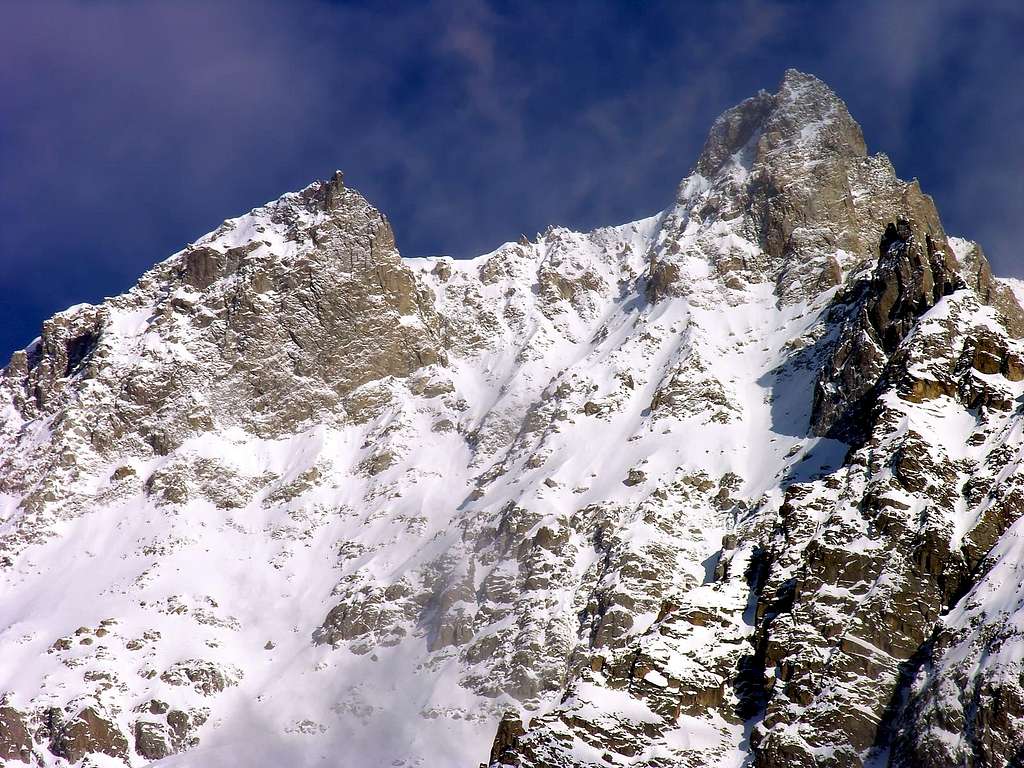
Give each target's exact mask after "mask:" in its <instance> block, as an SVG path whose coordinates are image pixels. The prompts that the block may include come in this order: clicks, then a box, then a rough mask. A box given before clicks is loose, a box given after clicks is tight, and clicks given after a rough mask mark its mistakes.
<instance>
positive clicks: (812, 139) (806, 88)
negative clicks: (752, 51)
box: [694, 69, 867, 178]
mask: <svg viewBox="0 0 1024 768" xmlns="http://www.w3.org/2000/svg"><path fill="white" fill-rule="evenodd" d="M744 151H746V152H747V153H749V154H750V159H751V160H752V161H753V162H764V161H765V160H766V159H767V158H768V157H770V156H771V155H773V154H778V153H801V154H804V155H817V156H820V157H823V156H829V155H831V156H837V157H864V156H865V155H866V154H867V148H866V146H865V144H864V135H863V133H862V132H861V129H860V126H859V125H858V124H857V121H856V120H854V119H853V117H851V116H850V112H849V110H847V108H846V104H844V103H843V101H842V99H840V98H839V97H838V96H837V95H836V94H835V92H834V91H833V90H832V89H831V88H829V87H828V86H827V85H826V84H825V83H823V82H822V81H821V80H819V79H818V78H816V77H815V76H814V75H808V74H805V73H803V72H799V71H797V70H795V69H788V70H786V74H785V76H784V77H783V79H782V82H781V83H780V84H779V88H778V90H777V91H776V92H775V93H768V92H767V91H761V92H760V93H758V94H757V95H756V96H753V97H751V98H749V99H746V100H744V101H742V102H740V103H739V104H737V105H736V106H735V107H732V108H731V109H728V110H726V111H725V112H723V113H722V114H721V115H720V116H719V117H718V119H717V120H715V122H714V124H713V125H712V126H711V131H710V132H709V134H708V137H707V139H706V141H705V142H704V148H703V149H702V150H701V153H700V157H699V158H698V160H697V164H696V166H695V167H694V171H695V172H696V173H699V174H701V175H703V176H705V177H709V178H710V177H711V176H714V175H715V174H716V173H717V172H718V171H720V170H721V169H722V168H723V166H724V165H725V164H726V162H727V161H728V160H729V158H730V157H732V156H734V155H736V154H737V153H741V152H744Z"/></svg>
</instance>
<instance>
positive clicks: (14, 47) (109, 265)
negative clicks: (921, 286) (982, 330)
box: [0, 0, 1024, 365]
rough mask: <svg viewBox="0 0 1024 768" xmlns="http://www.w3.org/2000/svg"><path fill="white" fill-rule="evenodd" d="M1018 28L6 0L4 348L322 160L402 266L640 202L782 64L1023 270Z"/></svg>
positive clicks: (595, 7) (950, 214)
mask: <svg viewBox="0 0 1024 768" xmlns="http://www.w3.org/2000/svg"><path fill="white" fill-rule="evenodd" d="M972 6H974V7H982V6H983V7H984V11H979V10H975V9H972ZM1021 40H1024V4H1021V3H1019V2H1017V0H1006V1H1000V0H995V1H994V2H987V3H984V4H981V3H975V2H961V1H959V0H935V1H934V2H900V1H899V0H893V1H891V2H870V1H869V2H837V3H828V2H797V1H795V0H794V1H783V0H747V1H741V2H730V3H726V2H703V3H696V2H651V3H639V2H607V3H602V2H597V1H596V0H594V1H592V2H531V1H530V0H526V1H525V2H517V3H503V2H490V1H488V0H460V1H457V2H456V1H453V2H437V3H419V2H417V3H402V2H394V3H350V2H327V0H290V1H289V2H283V1H282V2H263V1H262V0H244V1H243V0H224V2H217V1H216V0H205V1H200V0H166V1H165V0H134V1H131V0H25V1H24V2H23V1H22V0H7V1H6V2H4V3H3V4H2V5H0V365H3V364H4V363H5V362H6V359H7V357H8V355H9V353H10V351H12V350H14V349H16V348H19V347H22V346H24V345H25V344H27V343H28V342H29V341H31V339H32V338H33V337H34V336H36V335H37V332H38V328H39V325H40V323H41V322H42V320H43V319H44V318H45V317H47V316H49V315H50V314H52V313H53V312H55V311H57V310H59V309H62V308H64V307H65V306H67V305H70V304H74V303H78V302H81V301H98V300H101V299H102V298H103V297H104V296H107V295H112V294H115V293H118V292H120V291H123V290H125V289H127V288H128V287H129V286H130V285H131V284H132V283H133V282H134V281H135V279H136V278H137V277H138V276H139V275H140V274H141V273H142V272H143V271H144V270H145V269H147V268H148V267H149V266H150V265H152V264H153V263H155V262H157V261H159V260H161V259H163V258H164V257H166V256H167V255H169V254H170V253H172V252H174V251H176V250H178V249H180V248H181V247H182V246H183V245H184V244H185V243H187V242H188V241H190V240H192V239H194V238H196V237H198V236H199V235H201V234H203V233H204V232H206V231H208V230H210V229H212V228H214V227H216V226H217V225H218V224H219V223H220V222H221V221H222V220H223V219H225V218H227V217H230V216H235V215H238V214H240V213H242V212H244V211H247V210H248V209H250V208H252V207H253V206H255V205H258V204H260V203H262V202H264V201H266V200H269V199H273V198H275V197H277V196H279V195H280V194H282V193H283V192H286V191H289V190H293V189H297V188H300V187H303V186H305V185H306V184H307V183H309V182H310V181H311V180H313V179H316V178H325V177H327V176H328V175H329V174H330V173H331V172H332V171H333V170H334V169H335V168H341V169H343V170H344V171H345V173H346V181H347V182H348V183H349V184H350V185H351V186H353V187H355V188H357V189H359V190H360V191H361V192H363V193H364V194H365V195H366V196H367V197H369V198H370V199H371V200H372V201H373V202H374V203H375V204H377V205H378V206H379V207H380V208H381V209H382V210H384V212H385V213H387V214H388V216H389V217H390V218H391V220H392V223H393V225H394V228H395V232H396V236H397V240H398V244H399V247H400V249H401V250H402V252H403V254H405V255H408V256H417V255H425V254H436V253H447V254H451V255H454V256H471V255H475V254H477V253H480V252H484V251H488V250H491V249H492V248H494V247H496V246H497V245H498V244H500V243H501V242H503V241H505V240H510V239H515V238H516V237H518V236H519V235H520V233H526V234H528V235H532V234H533V233H535V232H537V231H539V230H542V229H543V228H544V227H546V226H547V225H548V224H564V225H567V226H571V227H576V228H589V227H594V226H599V225H602V224H614V223H621V222H624V221H628V220H631V219H634V218H639V217H641V216H646V215H650V214H651V213H654V212H656V211H658V210H660V209H661V208H663V207H664V206H665V205H666V204H667V203H668V201H669V200H670V199H671V196H672V194H673V191H674V188H675V185H676V184H677V182H678V181H679V180H680V179H681V178H682V177H683V176H684V175H685V174H686V173H687V172H688V170H689V168H690V166H691V164H692V163H693V161H694V160H695V159H696V154H697V152H698V151H699V148H700V145H701V143H702V141H703V138H704V135H705V133H706V131H707V129H708V127H709V126H710V123H711V121H712V120H713V119H714V117H715V116H716V115H717V114H718V113H719V112H721V111H722V110H723V109H725V108H727V107H729V106H731V105H732V104H734V103H735V102H737V101H739V100H741V99H742V98H745V97H746V96H749V95H752V94H753V93H755V92H756V91H757V90H758V89H759V88H768V89H772V88H774V87H775V86H776V84H777V83H778V81H779V80H780V78H781V77H782V73H783V70H784V69H785V68H786V67H796V68H798V69H802V70H804V71H808V72H811V73H814V74H816V75H818V76H819V77H821V78H823V79H824V80H825V81H826V82H828V83H829V84H831V85H832V86H833V88H835V90H836V91H837V92H838V93H839V95H840V96H841V97H843V98H844V99H845V100H846V102H847V103H848V105H849V106H850V110H851V112H852V113H853V115H854V117H856V118H857V119H858V120H859V121H860V122H861V124H862V126H863V127H864V132H865V136H866V138H867V141H868V146H869V149H870V150H871V151H884V152H886V153H887V154H889V155H890V157H892V159H893V161H894V163H895V165H896V168H897V171H898V172H899V173H900V175H901V176H903V177H905V178H910V177H914V176H917V177H918V178H920V179H921V182H922V185H923V187H924V189H925V190H926V191H927V192H929V193H930V194H932V195H933V196H934V197H935V198H936V201H937V202H938V204H939V209H940V211H941V213H942V216H943V221H944V223H945V225H946V228H947V230H949V231H950V232H951V233H956V234H962V235H965V236H968V237H971V238H974V239H977V240H979V241H980V242H981V243H982V245H983V246H984V248H985V250H986V251H987V252H988V254H989V256H990V258H991V259H992V261H993V263H994V265H995V268H996V271H997V272H999V273H1001V274H1016V275H1024V262H1021V261H1020V260H1019V256H1018V254H1019V252H1020V246H1019V244H1020V243H1021V242H1022V241H1024V215H1022V210H1021V204H1022V201H1024V181H1022V179H1024V148H1022V142H1021V135H1022V130H1021V126H1022V125H1024V88H1022V86H1021V83H1024V54H1022V53H1021V43H1020V41H1021Z"/></svg>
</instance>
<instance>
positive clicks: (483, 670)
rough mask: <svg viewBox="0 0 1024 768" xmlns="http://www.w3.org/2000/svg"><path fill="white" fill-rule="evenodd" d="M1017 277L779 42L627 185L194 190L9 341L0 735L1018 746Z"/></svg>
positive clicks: (1008, 751)
mask: <svg viewBox="0 0 1024 768" xmlns="http://www.w3.org/2000/svg"><path fill="white" fill-rule="evenodd" d="M1016 289H1017V286H1016V285H1015V284H1014V283H1012V282H1010V281H1000V280H998V279H997V278H995V277H994V276H993V275H992V272H991V270H990V268H989V266H988V264H987V261H986V259H985V256H984V254H983V253H982V251H981V249H980V248H979V247H978V246H977V245H975V244H973V243H969V242H967V241H964V240H960V239H958V238H955V237H950V236H948V235H947V234H946V233H945V231H944V229H943V227H942V224H941V221H940V219H939V215H938V213H937V211H936V209H935V206H934V204H933V203H932V201H931V199H930V198H928V197H927V196H926V195H925V194H923V193H922V191H921V190H920V188H919V186H918V184H917V183H916V182H904V181H902V180H900V179H899V178H898V177H897V176H896V174H895V172H894V170H893V168H892V166H891V164H890V163H889V161H888V160H887V159H886V158H885V157H884V156H883V155H870V154H868V152H867V149H866V147H865V144H864V139H863V136H862V134H861V131H860V128H859V127H858V126H857V124H856V122H855V121H854V120H853V118H852V117H851V116H850V114H849V112H848V111H847V109H846V107H845V105H844V104H843V103H842V101H841V100H840V99H839V98H838V97H837V96H836V95H835V94H834V93H832V91H831V90H829V89H828V87H827V86H825V85H824V84H823V83H821V82H820V81H818V80H817V79H815V78H813V77H811V76H809V75H805V74H802V73H799V72H795V71H789V72H787V73H786V75H785V77H784V79H783V81H782V83H781V85H780V87H779V89H778V90H777V91H776V92H775V93H760V94H758V95H757V96H755V97H753V98H752V99H748V100H747V101H745V102H743V103H742V104H740V105H738V106H737V107H735V108H733V109H731V110H729V111H727V112H726V113H725V114H723V115H722V116H721V117H720V118H719V119H718V120H717V121H716V122H715V124H714V125H713V126H712V129H711V132H710V134H709V137H708V139H707V142H706V144H705V146H704V149H703V151H702V153H701V155H700V157H699V158H698V160H697V163H696V165H695V166H694V170H693V172H692V173H691V174H690V175H689V176H688V177H687V178H686V179H684V180H683V182H682V183H681V184H680V187H679V190H678V192H677V195H676V197H675V199H674V200H673V201H672V204H671V205H670V206H669V207H668V208H667V209H666V210H665V211H664V212H662V213H660V214H658V215H656V216H653V217H651V218H649V219H645V220H641V221H637V222H633V223H631V224H626V225H623V226H619V227H611V228H605V229H599V230H595V231H594V232H590V233H577V232H572V231H569V230H566V229H561V228H551V229H549V230H547V231H546V232H544V233H543V234H541V235H538V236H537V238H536V239H535V240H533V241H530V240H528V239H526V238H523V239H522V240H520V242H518V243H508V244H506V245H504V246H502V247H501V248H499V249H498V250H496V251H494V252H493V253H490V254H485V255H483V256H480V257H479V258H476V259H472V260H466V261H453V260H451V259H448V258H429V259H402V258H401V257H400V256H399V254H398V251H397V249H396V246H395V240H394V236H393V234H392V232H391V229H390V227H389V225H388V223H387V221H386V219H385V218H384V217H383V215H382V214H380V213H379V212H378V211H377V210H376V209H374V208H373V207H372V206H371V205H370V204H369V203H368V202H367V201H366V200H365V199H364V198H362V197H361V196H360V195H359V194H358V193H356V192H354V191H353V190H351V189H349V188H348V187H347V186H346V185H345V183H344V180H343V178H342V176H341V174H340V173H339V174H336V175H335V177H334V178H332V179H331V180H329V181H326V182H318V183H315V184H312V185H311V186H309V187H307V188H306V189H304V190H302V191H300V192H297V193H292V194H288V195H285V196H284V197H282V198H281V199H279V200H277V201H275V202H273V203H269V204H267V205H266V206H263V207H261V208H257V209H255V210H253V211H252V212H250V213H249V214H246V215H244V216H242V217H240V218H237V219H232V220H229V221H227V222H225V223H224V225H223V226H221V227H220V228H218V229H217V230H216V231H214V232H212V233H210V234H209V235H207V236H205V237H203V238H201V239H200V240H198V241H197V242H195V243H193V244H192V245H190V246H188V247H186V248H185V249H184V250H182V251H181V252H179V253H177V254H174V255H173V256H171V257H170V258H169V259H168V260H166V261H164V262H162V263H161V264H158V265H157V266H156V267H154V268H153V269H152V270H151V271H150V272H148V273H147V274H146V275H144V276H143V277H142V279H141V280H140V281H139V283H138V284H137V285H136V286H135V287H134V288H133V289H132V290H131V291H129V292H128V293H126V294H124V295H122V296H118V297H115V298H113V299H110V300H108V301H106V302H105V303H103V304H102V305H99V306H89V305H81V306H78V307H73V308H71V309H69V310H66V311H65V312H62V313H59V314H58V315H56V316H54V317H53V318H51V319H50V320H48V321H47V322H46V323H45V324H44V326H43V328H42V332H41V335H40V338H39V339H37V340H36V341H35V342H33V344H32V345H30V346H29V347H28V348H27V349H26V350H23V351H20V352H16V353H15V354H14V355H13V356H12V358H11V360H10V363H9V364H8V365H7V367H6V368H5V369H4V370H3V375H2V378H0V579H2V580H3V587H2V589H3V594H4V600H3V601H0V649H2V650H3V658H4V664H3V665H0V762H4V763H5V764H12V765H17V764H19V763H21V764H30V765H37V766H59V765H70V764H75V763H78V764H80V765H85V764H89V765H130V766H142V765H146V764H149V763H150V762H152V761H161V762H160V765H168V766H188V765H198V764H201V765H203V766H233V765H241V764H245V765H252V766H271V765H296V766H304V765H310V766H312V765H322V764H327V763H334V762H336V761H337V759H338V756H339V755H345V756H346V759H347V760H349V761H350V762H351V763H352V764H353V765H395V766H416V765H420V766H426V765H467V766H469V765H479V764H484V765H490V766H493V767H494V768H498V767H499V766H519V767H520V768H540V767H541V766H555V765H557V766H566V767H569V768H572V767H575V766H587V765H634V766H651V768H654V767H655V766H669V765H671V766H721V767H723V768H724V767H725V766H739V765H757V766H763V767H764V768H782V767H783V766H786V767H789V766H836V767H837V768H839V767H841V766H858V767H859V766H873V767H877V766H892V768H911V767H913V766H926V767H930V766H935V767H936V768H938V766H947V765H970V766H1005V765H1011V764H1016V763H1017V762H1019V761H1020V760H1021V759H1022V755H1021V754H1020V753H1019V750H1020V746H1019V745H1020V744H1021V743H1022V738H1024V687H1022V684H1021V681H1022V680H1024V661H1022V660H1024V632H1022V631H1021V629H1020V627H1021V626H1024V615H1022V614H1021V611H1022V609H1021V608H1020V606H1021V605H1022V604H1024V595H1022V594H1021V587H1020V586H1019V585H1020V584H1021V583H1022V581H1024V580H1022V578H1021V573H1020V571H1021V569H1024V564H1022V563H1024V553H1022V551H1021V547H1020V544H1019V542H1020V541H1021V540H1022V538H1021V536H1022V533H1024V529H1022V526H1024V522H1021V517H1022V513H1024V488H1022V487H1020V485H1021V483H1020V481H1019V477H1020V473H1019V472H1018V471H1017V470H1018V465H1019V463H1020V462H1021V456H1022V444H1021V441H1022V434H1024V422H1022V421H1021V418H1022V417H1021V413H1020V407H1019V404H1020V403H1021V402H1022V398H1024V342H1022V340H1021V336H1022V332H1024V312H1022V310H1021V309H1020V307H1019V305H1018V303H1017V301H1016V299H1015V293H1014V291H1015V290H1016ZM1022 293H1024V290H1022Z"/></svg>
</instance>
